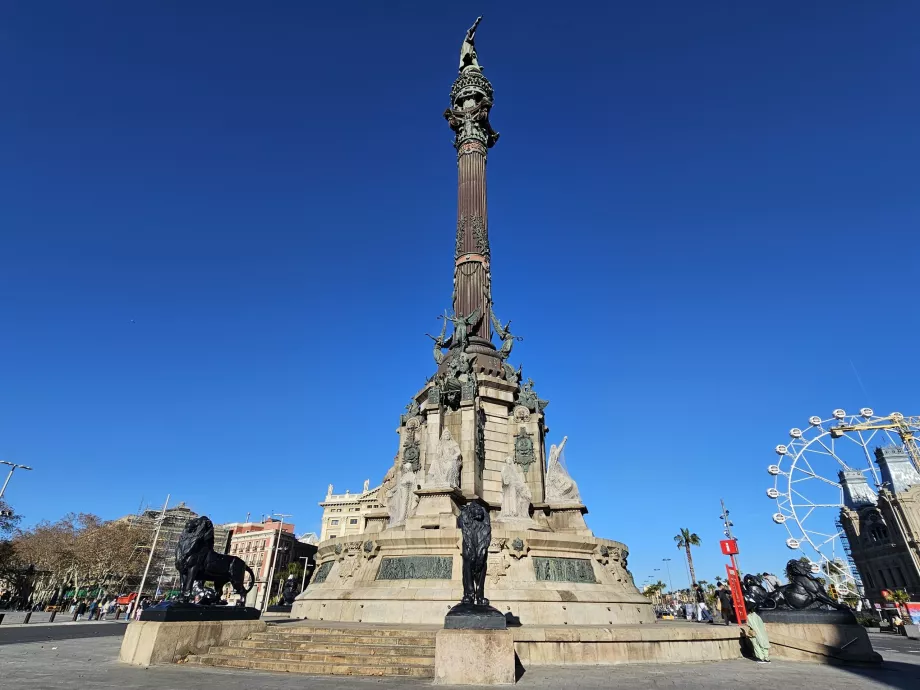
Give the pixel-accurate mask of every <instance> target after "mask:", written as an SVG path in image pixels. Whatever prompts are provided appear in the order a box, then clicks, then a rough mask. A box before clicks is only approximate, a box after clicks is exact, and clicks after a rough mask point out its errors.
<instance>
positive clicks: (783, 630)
mask: <svg viewBox="0 0 920 690" xmlns="http://www.w3.org/2000/svg"><path fill="white" fill-rule="evenodd" d="M760 617H761V618H762V619H763V622H764V624H765V625H766V628H767V636H768V637H769V638H770V655H771V656H772V657H775V658H778V659H791V660H794V661H812V662H817V663H825V664H879V663H881V661H882V657H881V655H879V654H878V653H877V652H876V651H874V650H873V649H872V642H871V641H870V639H869V635H868V633H867V632H866V629H865V628H864V627H863V626H861V625H859V624H858V623H857V622H856V618H855V617H854V616H853V614H852V613H851V612H849V611H824V610H820V609H805V610H802V611H785V610H776V611H761V612H760Z"/></svg>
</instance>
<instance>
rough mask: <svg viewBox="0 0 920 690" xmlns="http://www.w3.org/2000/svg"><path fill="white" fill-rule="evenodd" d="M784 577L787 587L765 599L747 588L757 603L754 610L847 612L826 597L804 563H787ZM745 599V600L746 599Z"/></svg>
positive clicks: (768, 595) (843, 606)
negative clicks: (828, 610)
mask: <svg viewBox="0 0 920 690" xmlns="http://www.w3.org/2000/svg"><path fill="white" fill-rule="evenodd" d="M786 577H788V578H789V584H788V585H782V586H781V587H779V588H778V589H777V590H776V591H774V592H771V593H770V594H767V595H766V596H765V597H761V596H760V592H757V591H756V590H752V589H751V588H749V591H750V594H751V598H752V599H756V600H757V601H758V603H757V605H756V608H755V609H754V610H759V611H769V610H771V609H786V610H789V609H792V610H795V611H801V610H803V609H825V610H827V609H830V610H838V611H849V609H850V607H849V606H847V605H846V604H838V603H837V602H836V601H834V600H833V599H831V598H830V596H828V594H827V592H826V591H825V590H824V585H822V584H821V583H820V582H818V580H817V579H815V577H814V576H813V575H812V574H811V568H810V567H809V566H808V565H806V564H805V563H802V562H801V561H799V560H791V561H789V562H788V563H787V564H786ZM745 580H747V578H745ZM746 584H747V583H746ZM745 598H746V599H747V598H748V597H745Z"/></svg>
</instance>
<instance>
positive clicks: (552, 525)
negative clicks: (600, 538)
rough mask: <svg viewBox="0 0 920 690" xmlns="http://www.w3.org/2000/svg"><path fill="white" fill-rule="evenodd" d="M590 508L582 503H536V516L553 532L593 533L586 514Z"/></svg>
mask: <svg viewBox="0 0 920 690" xmlns="http://www.w3.org/2000/svg"><path fill="white" fill-rule="evenodd" d="M587 513H588V508H587V507H586V506H585V505H583V504H581V503H553V502H547V503H535V504H534V518H535V519H536V520H537V521H539V522H540V524H541V525H544V526H545V528H546V529H549V530H552V531H553V532H572V533H575V534H587V535H590V534H591V530H590V529H589V528H588V524H587V523H586V522H585V515H586V514H587Z"/></svg>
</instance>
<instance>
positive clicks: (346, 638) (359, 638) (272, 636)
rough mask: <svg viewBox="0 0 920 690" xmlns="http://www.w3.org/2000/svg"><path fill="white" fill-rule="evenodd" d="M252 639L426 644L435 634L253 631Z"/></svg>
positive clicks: (432, 641)
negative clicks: (408, 635)
mask: <svg viewBox="0 0 920 690" xmlns="http://www.w3.org/2000/svg"><path fill="white" fill-rule="evenodd" d="M249 639H251V640H259V641H269V642H271V641H281V642H317V643H321V644H373V642H372V641H377V642H378V643H380V642H382V641H383V640H386V644H397V645H409V646H414V645H418V644H419V643H420V642H424V643H425V644H429V645H430V644H433V643H434V635H431V636H429V637H418V636H414V637H411V636H410V637H396V636H390V637H386V638H381V637H378V636H377V635H338V634H327V633H321V634H320V633H317V634H315V635H314V634H300V633H284V634H280V635H279V634H278V633H267V632H261V633H253V634H252V635H250V636H249Z"/></svg>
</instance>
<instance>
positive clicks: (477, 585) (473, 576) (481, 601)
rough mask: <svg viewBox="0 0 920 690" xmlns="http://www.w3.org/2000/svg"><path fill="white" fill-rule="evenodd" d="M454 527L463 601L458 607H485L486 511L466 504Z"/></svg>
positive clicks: (489, 538)
mask: <svg viewBox="0 0 920 690" xmlns="http://www.w3.org/2000/svg"><path fill="white" fill-rule="evenodd" d="M457 527H459V528H460V531H461V533H462V534H463V552H462V553H463V599H462V600H461V603H462V604H472V605H474V606H488V605H489V600H488V599H486V598H485V596H484V595H483V588H484V587H485V583H486V561H487V560H488V555H489V542H490V541H492V523H491V521H490V520H489V511H487V510H486V509H485V508H483V507H482V506H481V505H479V504H478V503H467V504H466V505H465V506H463V508H461V509H460V515H458V516H457Z"/></svg>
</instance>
